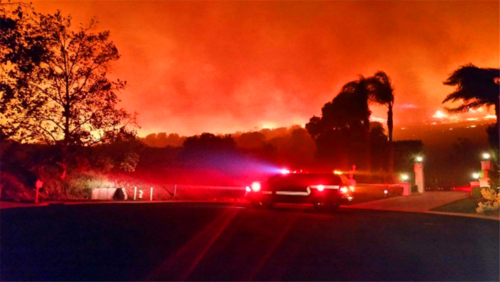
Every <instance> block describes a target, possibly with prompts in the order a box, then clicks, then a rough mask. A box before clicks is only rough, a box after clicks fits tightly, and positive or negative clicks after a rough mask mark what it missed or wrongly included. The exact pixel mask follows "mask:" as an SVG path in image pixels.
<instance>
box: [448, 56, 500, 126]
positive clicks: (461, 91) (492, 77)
mask: <svg viewBox="0 0 500 282" xmlns="http://www.w3.org/2000/svg"><path fill="white" fill-rule="evenodd" d="M499 78H500V69H493V68H478V67H476V66H474V65H473V64H468V65H465V66H462V67H460V68H458V69H457V70H455V71H454V72H453V73H452V74H451V75H450V77H448V79H447V80H446V81H445V82H444V84H445V85H450V86H455V87H457V88H456V90H455V91H454V92H453V93H451V94H448V96H446V98H445V99H444V100H443V103H446V102H449V101H451V102H455V101H458V100H462V105H460V106H458V107H456V108H447V109H448V111H450V112H457V113H463V112H468V111H469V110H470V109H477V108H479V107H481V106H495V114H496V116H497V123H498V117H499V115H500V113H499V111H500V105H499V98H500V97H499V94H500V85H499V84H498V83H497V81H498V80H499Z"/></svg>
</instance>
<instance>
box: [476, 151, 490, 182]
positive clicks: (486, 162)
mask: <svg viewBox="0 0 500 282" xmlns="http://www.w3.org/2000/svg"><path fill="white" fill-rule="evenodd" d="M490 158H491V155H490V153H488V152H484V153H483V154H482V159H483V160H482V161H481V170H482V171H483V177H481V178H479V177H478V178H479V187H490V183H489V182H490V177H489V176H488V172H489V170H491V168H492V165H491V160H490Z"/></svg>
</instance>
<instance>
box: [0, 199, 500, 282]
mask: <svg viewBox="0 0 500 282" xmlns="http://www.w3.org/2000/svg"><path fill="white" fill-rule="evenodd" d="M0 219H1V222H0V223H1V237H0V248H1V249H0V251H1V261H0V266H1V268H0V271H1V272H0V275H1V276H0V280H496V281H498V280H499V265H500V260H499V238H500V236H499V232H500V231H499V230H500V228H499V227H500V226H499V224H500V222H498V221H492V220H482V219H473V218H460V217H452V216H443V215H431V214H416V213H415V214H414V213H398V212H388V211H368V210H353V209H344V210H343V209H341V210H340V211H338V212H337V213H335V214H324V213H316V212H315V211H314V210H312V209H310V208H309V207H306V206H281V207H280V206H278V207H277V208H275V209H273V210H265V209H250V208H246V207H242V206H233V205H228V204H200V203H196V204H189V203H158V204H126V205H119V204H118V205H117V204H109V205H108V204H102V205H74V206H63V205H59V206H54V205H51V206H48V207H38V208H19V209H5V210H2V211H1V214H0Z"/></svg>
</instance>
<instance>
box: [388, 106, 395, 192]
mask: <svg viewBox="0 0 500 282" xmlns="http://www.w3.org/2000/svg"><path fill="white" fill-rule="evenodd" d="M388 107H389V110H388V111H387V130H388V131H389V175H390V182H392V181H393V178H394V177H393V174H394V146H393V143H392V130H393V127H394V123H393V119H392V115H393V114H392V103H389V105H388Z"/></svg>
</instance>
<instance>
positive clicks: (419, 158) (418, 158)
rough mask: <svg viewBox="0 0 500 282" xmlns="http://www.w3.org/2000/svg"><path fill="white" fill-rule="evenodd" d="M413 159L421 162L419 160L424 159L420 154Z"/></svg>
mask: <svg viewBox="0 0 500 282" xmlns="http://www.w3.org/2000/svg"><path fill="white" fill-rule="evenodd" d="M415 160H416V161H417V162H418V163H421V162H423V161H424V157H422V156H417V157H416V158H415Z"/></svg>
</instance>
